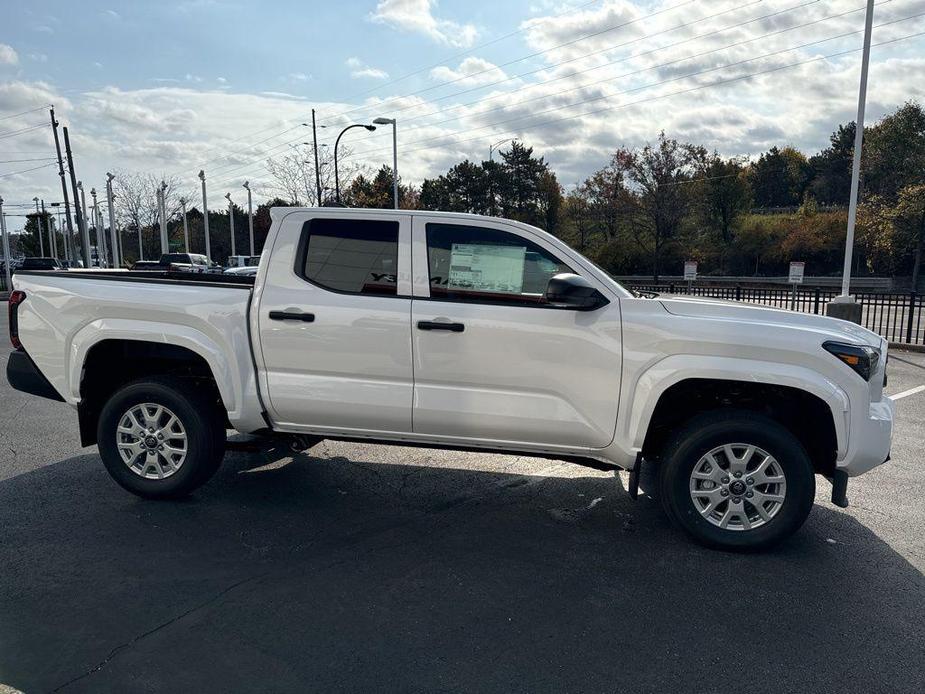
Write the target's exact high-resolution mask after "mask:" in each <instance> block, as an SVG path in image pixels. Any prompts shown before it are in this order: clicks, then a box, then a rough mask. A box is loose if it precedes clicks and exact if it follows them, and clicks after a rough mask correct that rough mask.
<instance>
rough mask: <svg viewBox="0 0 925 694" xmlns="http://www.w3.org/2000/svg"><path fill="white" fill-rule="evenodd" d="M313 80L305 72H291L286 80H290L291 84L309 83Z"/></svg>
mask: <svg viewBox="0 0 925 694" xmlns="http://www.w3.org/2000/svg"><path fill="white" fill-rule="evenodd" d="M311 78H312V76H311V75H308V74H306V73H304V72H290V73H289V74H288V75H286V77H285V79H288V80H289V81H291V82H307V81H308V80H310V79H311Z"/></svg>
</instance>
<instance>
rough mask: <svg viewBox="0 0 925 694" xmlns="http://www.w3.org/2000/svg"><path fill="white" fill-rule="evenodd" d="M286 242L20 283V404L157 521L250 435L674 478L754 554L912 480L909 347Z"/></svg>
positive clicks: (692, 518) (556, 247)
mask: <svg viewBox="0 0 925 694" xmlns="http://www.w3.org/2000/svg"><path fill="white" fill-rule="evenodd" d="M271 219H272V224H271V227H270V231H269V236H268V238H267V245H266V247H267V249H270V250H268V251H267V254H268V256H267V257H265V258H264V259H263V261H262V262H261V264H260V266H259V268H258V270H257V276H256V278H251V277H241V276H235V275H234V274H224V275H210V274H201V275H197V276H191V277H189V278H188V279H187V278H184V280H185V281H182V282H178V281H177V280H176V279H175V278H172V277H159V276H157V275H155V274H152V275H151V276H150V277H144V276H141V277H138V276H136V277H131V276H126V273H122V276H119V275H118V274H117V273H94V272H66V273H65V272H61V273H55V272H51V273H48V272H35V271H26V272H21V273H17V275H16V276H15V277H14V278H13V285H14V290H15V291H13V293H12V295H11V297H10V330H11V338H12V341H13V344H14V346H15V347H16V348H17V351H14V352H13V353H12V354H11V356H10V359H9V362H8V367H7V374H8V378H9V381H10V383H11V384H12V385H13V387H14V388H17V389H19V390H24V391H26V392H31V393H34V394H39V395H44V396H46V397H52V398H56V399H59V400H63V401H65V402H67V403H69V404H70V405H72V406H73V407H75V408H76V409H77V412H78V423H79V426H80V435H81V441H82V442H83V444H84V445H85V446H90V445H93V444H98V446H99V451H100V456H101V457H102V459H103V463H104V464H105V465H106V468H107V470H108V471H109V473H110V474H111V475H112V477H113V478H114V479H115V480H116V481H117V482H118V483H119V484H120V485H122V486H123V487H124V488H126V489H128V490H129V491H131V492H133V493H135V494H138V495H140V496H143V497H149V498H172V497H177V496H180V495H183V494H187V493H189V492H190V491H192V490H193V489H195V488H196V487H198V486H199V485H201V484H203V483H204V482H205V481H206V480H208V479H209V478H210V477H211V476H212V474H213V473H214V472H215V470H216V469H217V468H218V466H219V464H220V463H221V460H222V456H223V455H224V451H225V437H226V428H227V427H228V426H230V427H233V428H234V429H237V430H238V431H240V432H242V433H249V434H256V435H261V436H268V437H272V436H279V437H287V438H288V439H289V441H291V442H292V443H293V445H296V446H297V447H298V448H302V449H304V448H307V447H309V446H311V445H314V444H315V443H317V442H318V441H321V440H323V439H347V440H354V441H355V440H362V441H368V442H378V443H391V444H397V445H418V446H430V447H437V448H450V449H454V448H455V449H463V450H471V449H476V450H484V451H490V452H502V451H503V452H507V453H516V454H523V455H532V456H540V457H547V458H554V459H558V460H567V461H571V462H575V463H578V464H583V465H588V466H591V467H594V468H597V469H602V468H603V469H609V470H618V469H626V470H629V471H630V482H629V489H630V492H631V494H634V495H635V491H636V489H638V481H639V469H640V467H641V466H643V465H647V466H648V465H652V466H653V467H655V468H656V469H657V471H658V487H657V494H658V496H659V497H660V499H661V502H662V504H663V506H664V508H665V511H666V513H667V514H668V516H669V517H670V518H672V519H673V520H674V521H676V522H677V524H678V525H680V526H681V527H682V528H683V529H684V530H686V531H687V532H688V533H690V534H691V535H692V536H693V537H694V538H696V539H697V540H699V541H700V542H703V543H705V544H708V545H711V546H715V547H724V548H730V549H754V548H760V547H766V546H768V545H771V544H773V543H775V542H777V541H779V540H781V539H783V538H785V537H787V536H788V535H790V534H791V533H793V532H794V531H796V530H797V529H798V528H799V527H800V526H801V525H802V524H803V522H804V521H805V519H806V517H807V515H808V514H809V512H810V509H811V508H812V506H813V502H814V498H815V489H816V479H817V477H821V478H826V479H828V480H829V481H830V482H831V483H832V497H831V498H832V501H833V502H834V503H835V504H837V505H839V506H846V505H847V503H848V501H847V496H846V490H847V485H848V479H849V477H854V476H856V475H861V474H863V473H865V472H867V471H868V470H871V469H872V468H874V467H876V466H878V465H880V464H882V463H884V462H886V461H887V460H888V459H889V453H890V442H891V436H892V431H893V404H892V401H891V400H890V399H889V398H888V397H886V396H885V395H884V392H883V388H884V383H885V381H886V363H887V343H886V342H885V341H884V340H883V339H882V338H881V337H879V336H878V335H876V334H875V333H873V332H871V331H869V330H866V329H864V328H862V327H860V326H858V325H855V324H853V323H849V322H846V321H841V320H836V319H832V318H826V317H823V316H814V315H806V314H794V313H791V312H788V311H780V310H775V309H770V308H764V307H756V306H744V305H741V304H736V303H732V302H722V301H716V300H703V299H699V298H689V297H675V296H656V295H649V296H643V295H640V294H634V293H632V292H630V291H627V290H626V289H624V288H623V287H622V286H621V285H620V284H619V283H617V282H615V281H614V280H613V279H611V278H610V277H609V276H608V275H607V274H606V273H604V272H603V271H602V270H600V269H599V268H598V267H597V266H596V265H595V264H594V263H592V262H591V261H589V260H588V259H586V258H584V257H583V256H582V255H581V254H580V253H578V252H577V251H575V250H574V249H572V248H570V247H569V246H568V245H567V244H565V243H564V242H562V241H561V240H560V239H557V238H556V237H554V236H552V235H550V234H547V233H546V232H544V231H541V230H540V229H537V228H535V227H531V226H529V225H526V224H523V223H520V222H514V221H509V220H504V219H498V218H492V217H481V216H477V215H466V214H456V213H439V212H425V211H414V210H394V211H393V210H361V209H338V208H321V209H314V208H310V209H300V208H273V209H272V211H271ZM140 285H141V286H140ZM152 305H154V306H156V311H153V312H152V310H151V308H152ZM133 307H134V308H133ZM717 597H718V596H717Z"/></svg>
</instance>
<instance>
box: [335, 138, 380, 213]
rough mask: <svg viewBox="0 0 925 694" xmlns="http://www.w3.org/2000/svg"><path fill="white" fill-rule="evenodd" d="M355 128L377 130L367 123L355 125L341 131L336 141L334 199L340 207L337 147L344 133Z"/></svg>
mask: <svg viewBox="0 0 925 694" xmlns="http://www.w3.org/2000/svg"><path fill="white" fill-rule="evenodd" d="M353 128H366V129H367V130H368V131H369V132H372V131H373V130H375V129H376V126H375V125H368V124H366V123H354V124H353V125H348V126H347V127H346V128H344V129H343V130H341V131H340V134H339V135H338V136H337V139H336V140H334V199H335V200H336V201H337V204H338V205H340V172H339V170H338V168H337V146H338V145H339V144H340V138H342V137H343V136H344V133H345V132H347V131H348V130H351V129H353Z"/></svg>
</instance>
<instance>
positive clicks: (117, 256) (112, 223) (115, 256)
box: [106, 171, 122, 267]
mask: <svg viewBox="0 0 925 694" xmlns="http://www.w3.org/2000/svg"><path fill="white" fill-rule="evenodd" d="M114 179H115V176H113V175H112V174H111V173H109V172H108V171H107V172H106V205H107V206H108V207H109V239H110V241H111V242H112V266H113V267H120V266H121V265H122V257H121V256H122V254H121V252H120V250H121V249H120V248H119V233H118V232H117V231H116V213H115V210H114V209H113V206H112V205H113V202H112V201H113V199H114V198H115V197H116V196H115V195H113V194H112V182H113V180H114Z"/></svg>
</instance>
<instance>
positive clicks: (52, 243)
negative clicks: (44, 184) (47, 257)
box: [42, 198, 58, 258]
mask: <svg viewBox="0 0 925 694" xmlns="http://www.w3.org/2000/svg"><path fill="white" fill-rule="evenodd" d="M42 219H44V220H45V228H46V229H47V230H48V252H49V253H51V257H52V258H57V257H58V241H57V239H56V238H55V225H54V224H53V223H52V222H53V221H54V220H52V219H51V217H49V216H48V214H47V213H46V212H45V199H44V198H43V199H42Z"/></svg>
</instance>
